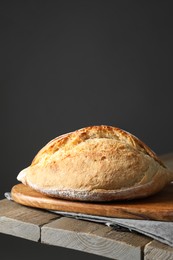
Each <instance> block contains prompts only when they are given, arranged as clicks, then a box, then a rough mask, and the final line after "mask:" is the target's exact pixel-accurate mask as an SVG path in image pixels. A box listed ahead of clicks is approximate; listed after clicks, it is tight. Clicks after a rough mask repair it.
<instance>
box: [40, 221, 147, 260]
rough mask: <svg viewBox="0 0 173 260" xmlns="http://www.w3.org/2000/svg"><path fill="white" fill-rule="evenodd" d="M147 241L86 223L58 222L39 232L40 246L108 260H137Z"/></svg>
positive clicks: (133, 235)
mask: <svg viewBox="0 0 173 260" xmlns="http://www.w3.org/2000/svg"><path fill="white" fill-rule="evenodd" d="M149 241H150V239H149V238H146V237H145V236H142V235H137V234H132V233H130V232H118V231H115V230H113V228H111V227H106V226H104V225H102V224H96V223H90V222H87V221H82V220H76V219H70V218H65V217H63V218H61V219H58V220H55V221H52V222H51V223H49V224H46V225H44V226H43V227H42V228H41V242H42V243H46V244H50V245H55V246H63V247H67V248H71V249H75V250H80V251H84V252H87V253H92V254H97V255H101V256H105V257H109V258H111V259H134V260H137V259H141V256H142V254H143V253H142V251H143V247H144V246H145V245H146V244H147V243H148V242H149Z"/></svg>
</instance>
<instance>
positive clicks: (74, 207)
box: [12, 183, 173, 221]
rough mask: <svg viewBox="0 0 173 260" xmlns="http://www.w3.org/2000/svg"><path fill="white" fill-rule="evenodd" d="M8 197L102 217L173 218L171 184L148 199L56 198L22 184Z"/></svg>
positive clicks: (54, 208) (172, 185)
mask: <svg viewBox="0 0 173 260" xmlns="http://www.w3.org/2000/svg"><path fill="white" fill-rule="evenodd" d="M12 197H13V199H14V200H15V201H16V202H18V203H21V204H23V205H27V206H32V207H36V208H43V209H51V210H57V211H67V212H77V213H84V214H90V215H97V216H106V217H120V218H132V219H152V220H163V221H173V183H171V184H169V185H168V186H167V187H165V188H164V189H163V190H162V191H161V192H159V193H158V194H156V195H154V196H151V197H149V198H146V199H139V200H132V201H122V202H107V203H89V202H74V201H68V200H60V199H57V198H52V197H48V196H46V195H43V194H41V193H39V192H36V191H34V190H32V189H31V188H30V187H28V186H26V185H23V184H17V185H15V186H14V187H13V188H12Z"/></svg>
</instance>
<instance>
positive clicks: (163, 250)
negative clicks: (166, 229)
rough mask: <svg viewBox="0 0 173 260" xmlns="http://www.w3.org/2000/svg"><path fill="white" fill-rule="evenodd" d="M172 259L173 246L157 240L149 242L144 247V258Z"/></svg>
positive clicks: (148, 259)
mask: <svg viewBox="0 0 173 260" xmlns="http://www.w3.org/2000/svg"><path fill="white" fill-rule="evenodd" d="M151 259H152V260H172V259H173V248H172V247H170V246H167V245H165V244H162V243H160V242H158V241H155V240H153V241H151V242H149V243H148V244H147V245H146V246H145V249H144V260H151Z"/></svg>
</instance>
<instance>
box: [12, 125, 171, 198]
mask: <svg viewBox="0 0 173 260" xmlns="http://www.w3.org/2000/svg"><path fill="white" fill-rule="evenodd" d="M17 179H18V180H19V181H21V182H22V183H24V184H25V185H28V186H30V187H31V188H33V189H35V190H37V191H39V192H41V193H43V194H47V195H49V196H53V197H57V198H63V199H69V200H81V201H111V200H122V199H134V198H141V197H147V196H149V195H152V194H154V193H156V192H158V191H160V190H161V189H162V188H164V187H165V185H166V184H168V183H169V182H171V181H172V180H173V174H172V172H170V171H169V170H168V169H167V168H166V167H165V166H164V164H163V163H162V162H161V161H160V159H159V158H158V157H157V156H156V155H155V153H154V152H153V151H152V150H151V149H150V148H149V147H148V146H147V145H145V144H144V143H143V142H142V141H140V140H139V139H138V138H137V137H135V136H134V135H132V134H130V133H128V132H126V131H124V130H122V129H119V128H117V127H112V126H105V125H100V126H90V127H85V128H82V129H79V130H76V131H74V132H71V133H67V134H64V135H61V136H59V137H57V138H55V139H53V140H52V141H50V142H49V143H48V144H47V145H45V146H44V147H43V148H42V149H41V150H40V151H39V152H38V154H37V155H36V156H35V158H34V160H33V161H32V164H31V165H30V166H29V167H28V168H26V169H24V170H22V171H21V172H20V173H19V175H18V176H17Z"/></svg>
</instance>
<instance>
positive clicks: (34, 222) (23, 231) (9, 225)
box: [0, 199, 58, 241]
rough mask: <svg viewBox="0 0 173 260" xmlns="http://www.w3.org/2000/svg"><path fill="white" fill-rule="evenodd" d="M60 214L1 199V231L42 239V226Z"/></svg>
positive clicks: (34, 239) (30, 238) (36, 239)
mask: <svg viewBox="0 0 173 260" xmlns="http://www.w3.org/2000/svg"><path fill="white" fill-rule="evenodd" d="M57 217H58V216H57V215H55V214H53V213H49V212H45V211H42V210H37V209H31V208H27V207H24V206H21V205H19V204H17V203H15V202H12V201H8V200H6V199H4V200H1V201H0V232H1V233H4V234H9V235H13V236H17V237H21V238H26V239H29V240H33V241H38V240H39V239H40V226H41V225H43V224H45V223H48V222H49V221H50V220H52V219H55V218H57Z"/></svg>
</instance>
